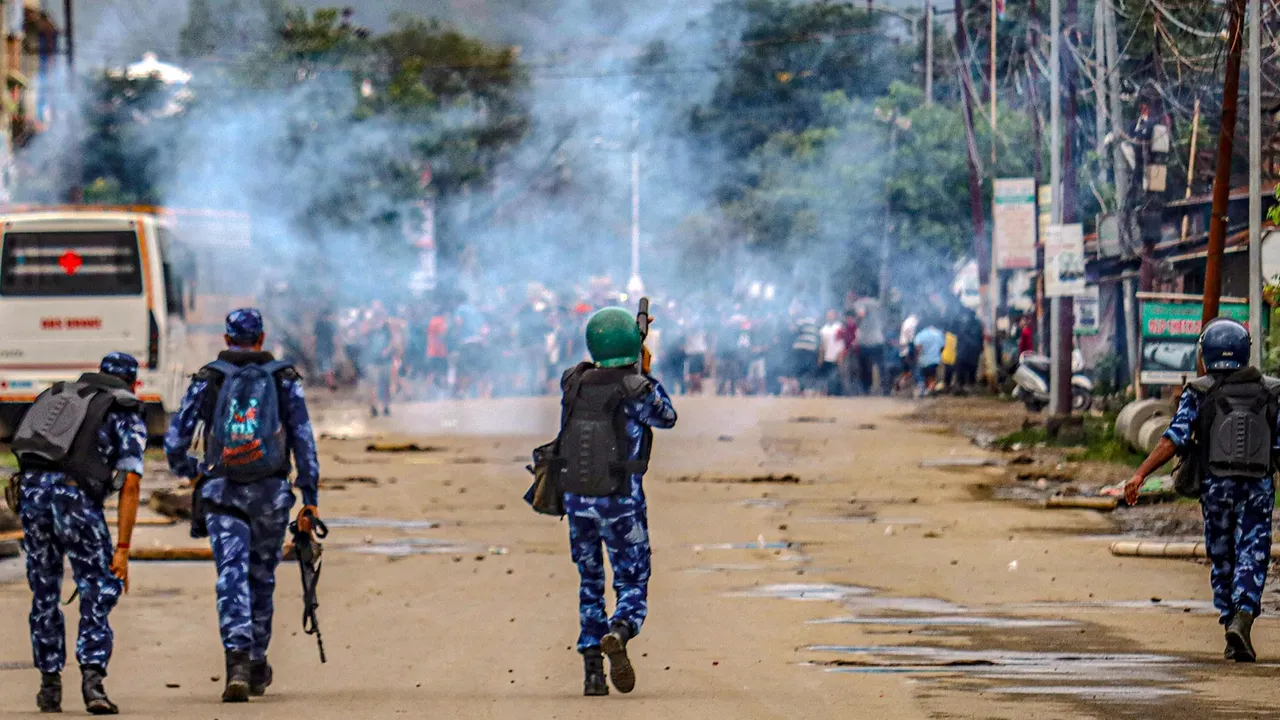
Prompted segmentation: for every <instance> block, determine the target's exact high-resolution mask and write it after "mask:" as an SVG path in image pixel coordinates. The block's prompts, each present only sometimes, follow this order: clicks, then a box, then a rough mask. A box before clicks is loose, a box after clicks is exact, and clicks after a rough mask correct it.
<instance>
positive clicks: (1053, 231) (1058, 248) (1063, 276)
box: [1044, 223, 1084, 297]
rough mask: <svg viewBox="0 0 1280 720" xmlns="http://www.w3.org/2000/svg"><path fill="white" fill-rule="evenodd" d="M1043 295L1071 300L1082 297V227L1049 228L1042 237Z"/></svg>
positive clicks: (1074, 225) (1062, 226) (1053, 226)
mask: <svg viewBox="0 0 1280 720" xmlns="http://www.w3.org/2000/svg"><path fill="white" fill-rule="evenodd" d="M1044 265H1045V278H1044V294H1045V296H1046V297H1075V296H1077V295H1083V294H1084V226H1083V225H1080V224H1078V223H1077V224H1073V225H1050V226H1049V227H1048V228H1047V229H1046V231H1045V238H1044Z"/></svg>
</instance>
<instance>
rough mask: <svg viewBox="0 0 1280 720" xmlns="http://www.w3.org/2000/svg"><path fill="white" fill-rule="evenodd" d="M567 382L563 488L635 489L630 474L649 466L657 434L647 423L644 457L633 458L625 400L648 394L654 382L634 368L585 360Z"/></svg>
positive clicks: (586, 491)
mask: <svg viewBox="0 0 1280 720" xmlns="http://www.w3.org/2000/svg"><path fill="white" fill-rule="evenodd" d="M564 386H565V389H564V400H563V403H564V410H563V413H564V418H565V421H564V427H563V428H562V429H561V431H560V437H559V439H558V442H557V455H558V457H559V460H560V462H559V463H558V465H559V468H558V469H559V471H560V472H559V476H560V477H559V480H560V488H561V489H562V490H563V491H564V492H570V493H574V494H576V495H590V496H595V497H603V496H607V495H618V494H625V493H627V492H630V485H629V480H630V478H631V476H632V475H633V474H644V472H645V471H646V470H648V469H649V448H650V447H651V445H652V443H651V438H652V433H651V431H649V429H648V428H645V433H644V436H643V438H642V440H641V452H640V457H639V459H636V460H631V459H629V458H628V455H629V449H630V448H629V445H630V438H629V437H628V436H627V431H626V422H627V419H626V415H625V411H624V409H623V403H624V402H625V401H628V400H635V399H638V398H642V397H644V396H645V395H646V394H647V393H648V392H649V388H650V384H649V381H648V380H647V379H646V378H645V377H644V375H641V374H640V372H639V371H638V370H637V369H636V368H635V367H625V368H612V369H602V368H595V367H589V366H585V365H580V366H579V367H578V368H575V369H574V370H572V371H570V373H569V374H568V375H567V376H566V378H565V382H564Z"/></svg>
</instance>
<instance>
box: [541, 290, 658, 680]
mask: <svg viewBox="0 0 1280 720" xmlns="http://www.w3.org/2000/svg"><path fill="white" fill-rule="evenodd" d="M586 335H587V349H588V350H589V352H590V353H591V358H592V360H593V361H594V362H593V363H583V364H581V365H578V366H577V367H575V368H572V369H570V370H569V371H567V372H566V373H565V374H564V377H563V378H562V380H561V388H562V389H563V391H564V401H563V409H562V411H561V412H562V418H561V424H562V430H561V435H560V438H559V440H558V444H559V446H560V456H561V457H562V458H565V460H566V463H567V468H568V469H567V471H566V473H565V474H564V475H563V476H562V477H564V478H566V479H567V481H566V482H564V483H563V487H565V489H566V492H565V496H564V501H565V502H564V506H565V512H566V514H567V515H568V518H569V545H570V547H571V548H572V555H573V561H574V562H575V563H577V565H578V574H579V576H580V577H581V585H580V588H579V594H578V612H579V619H580V625H581V632H580V634H579V635H578V652H580V653H582V656H583V666H584V675H585V678H584V683H583V694H584V695H589V696H590V695H608V694H609V686H608V684H606V682H605V678H604V655H608V657H609V676H610V679H612V680H613V684H614V686H615V687H616V688H617V689H618V690H619V691H620V692H623V693H628V692H631V690H632V689H633V688H634V687H635V671H634V669H633V668H632V666H631V663H630V660H629V659H628V657H627V651H626V648H627V643H628V641H630V640H631V638H633V637H635V636H636V635H637V634H639V632H640V628H641V626H642V625H643V624H644V619H645V615H646V614H647V613H648V588H649V554H650V552H649V522H648V517H647V509H646V507H645V497H644V488H643V485H642V480H643V477H644V471H645V469H647V463H648V456H649V450H650V447H651V441H652V440H651V438H652V430H651V428H670V427H673V426H674V425H675V423H676V411H675V408H674V407H672V404H671V399H670V398H669V397H668V396H667V393H666V391H665V390H663V388H662V385H661V384H660V383H658V381H657V380H655V379H654V378H653V377H652V376H650V375H649V353H648V350H647V349H646V348H645V347H644V345H643V338H642V336H641V333H640V329H639V327H638V326H637V324H636V320H635V318H634V317H633V316H632V315H631V314H630V313H629V312H627V311H626V310H624V309H622V308H605V309H604V310H601V311H599V312H597V313H596V314H595V315H594V316H593V317H592V318H591V320H590V321H589V322H588V323H587V332H586ZM593 420H594V421H598V422H593ZM597 425H598V428H597V429H598V430H599V431H600V432H598V433H597V432H594V431H593V429H592V428H593V427H595V426H597ZM584 449H585V452H583V450H584ZM600 453H604V456H603V461H602V462H603V464H601V463H600V462H595V461H587V462H583V461H582V460H583V458H584V456H585V455H593V456H595V457H600ZM605 550H607V551H608V553H609V562H610V564H611V565H612V566H613V589H614V592H615V594H616V595H617V604H616V607H615V608H614V612H613V616H612V617H611V618H610V617H609V616H608V615H607V614H606V612H605V598H604V593H605V575H604V551H605Z"/></svg>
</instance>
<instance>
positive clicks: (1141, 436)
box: [1133, 415, 1173, 453]
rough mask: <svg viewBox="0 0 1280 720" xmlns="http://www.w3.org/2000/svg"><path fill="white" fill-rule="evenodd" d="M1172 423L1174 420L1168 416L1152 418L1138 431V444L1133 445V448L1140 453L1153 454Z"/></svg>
mask: <svg viewBox="0 0 1280 720" xmlns="http://www.w3.org/2000/svg"><path fill="white" fill-rule="evenodd" d="M1172 421H1173V418H1172V417H1169V416H1167V415H1165V416H1157V417H1153V418H1151V419H1150V420H1148V421H1147V422H1146V423H1144V424H1143V426H1142V427H1141V428H1140V429H1139V430H1138V438H1137V442H1135V443H1133V447H1134V448H1135V449H1137V450H1138V451H1139V452H1144V453H1149V452H1151V451H1152V450H1153V449H1155V446H1156V443H1158V442H1160V436H1161V435H1163V434H1164V431H1165V430H1168V429H1169V423H1170V422H1172Z"/></svg>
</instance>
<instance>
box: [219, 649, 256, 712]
mask: <svg viewBox="0 0 1280 720" xmlns="http://www.w3.org/2000/svg"><path fill="white" fill-rule="evenodd" d="M248 700H249V653H247V652H240V651H236V650H228V651H227V687H226V689H225V690H223V691H222V702H224V703H229V702H248Z"/></svg>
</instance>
